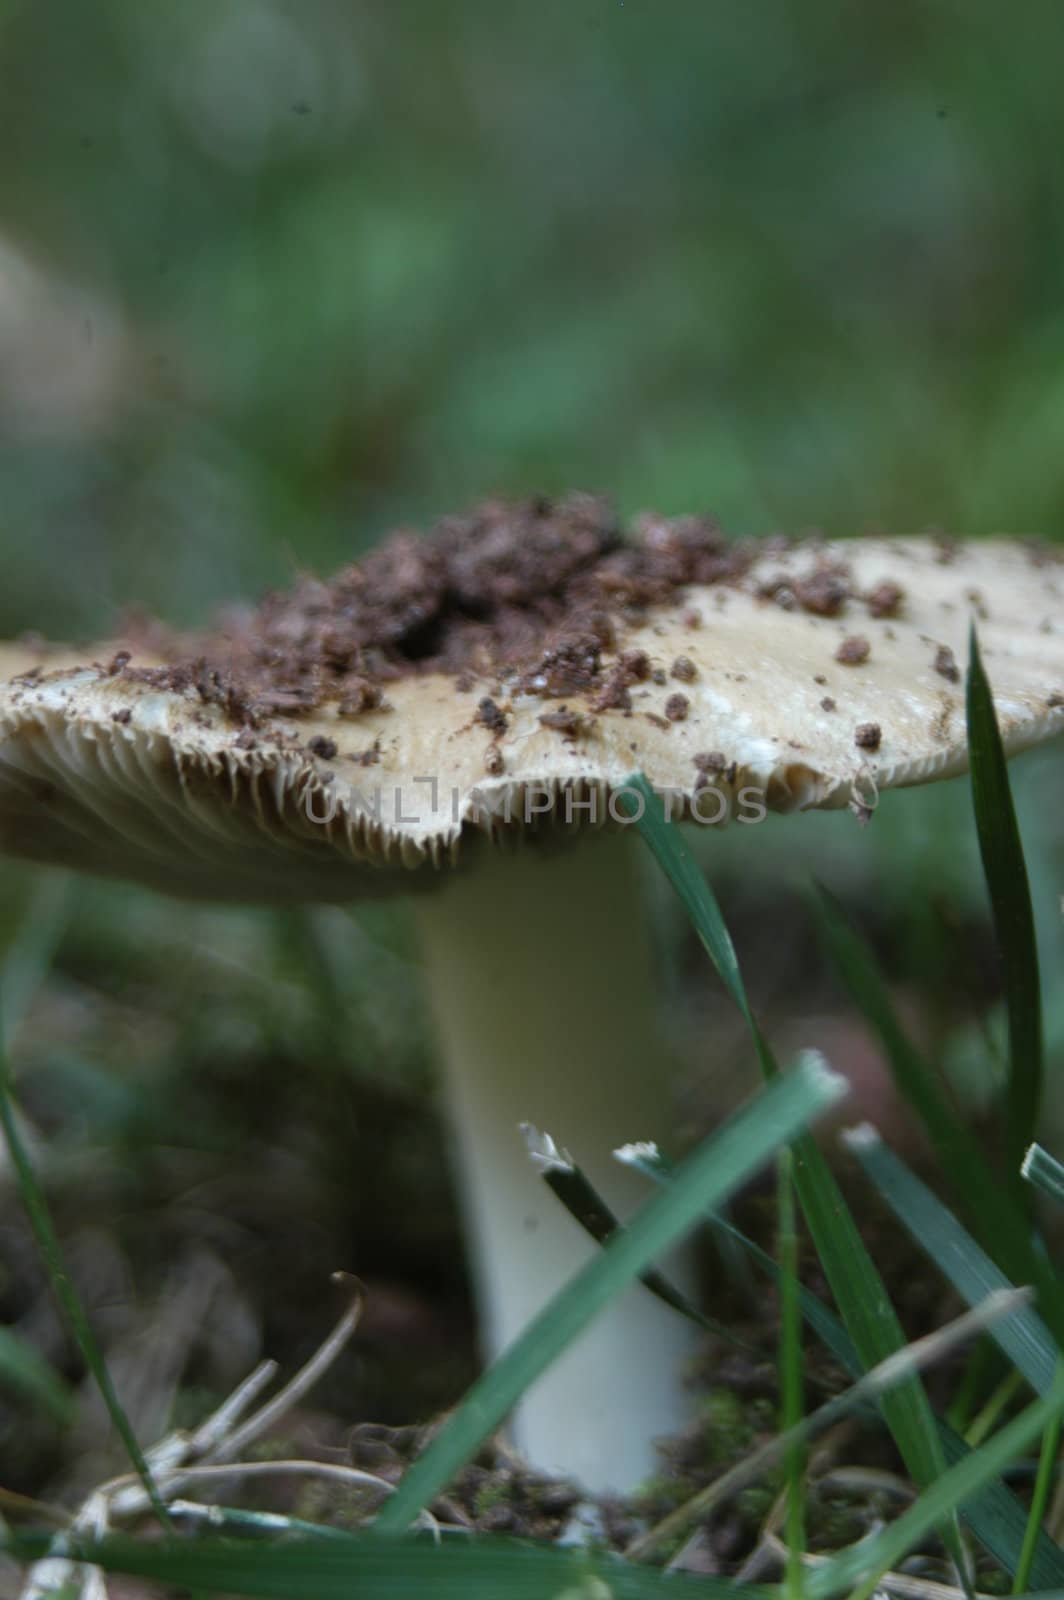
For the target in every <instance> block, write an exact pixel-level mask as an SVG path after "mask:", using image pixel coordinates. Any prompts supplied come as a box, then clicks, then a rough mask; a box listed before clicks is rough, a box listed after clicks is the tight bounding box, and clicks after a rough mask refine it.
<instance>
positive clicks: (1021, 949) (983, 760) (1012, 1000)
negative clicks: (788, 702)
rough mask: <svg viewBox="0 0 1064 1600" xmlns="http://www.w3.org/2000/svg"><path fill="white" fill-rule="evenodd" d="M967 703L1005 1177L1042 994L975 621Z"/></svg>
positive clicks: (1035, 1083) (1027, 1133) (1039, 1088)
mask: <svg viewBox="0 0 1064 1600" xmlns="http://www.w3.org/2000/svg"><path fill="white" fill-rule="evenodd" d="M969 637H970V642H969V657H968V678H967V695H966V707H967V717H968V760H969V765H970V769H971V783H972V805H973V807H974V810H975V825H976V831H977V832H978V835H979V853H980V855H981V856H982V860H983V875H984V877H985V878H986V887H987V892H988V893H989V896H990V909H991V912H992V914H993V921H994V933H995V936H996V939H997V946H998V953H999V955H1000V958H1001V967H1002V975H1003V979H1004V989H1005V1006H1006V1013H1007V1016H1008V1025H1009V1067H1008V1080H1007V1083H1006V1086H1005V1152H1006V1157H1007V1159H1008V1162H1009V1173H1010V1177H1011V1176H1012V1175H1013V1174H1015V1173H1016V1171H1017V1170H1018V1168H1019V1165H1020V1162H1021V1160H1022V1158H1023V1152H1024V1150H1025V1149H1026V1148H1027V1146H1028V1144H1029V1143H1030V1141H1031V1139H1032V1138H1033V1137H1034V1130H1035V1124H1036V1123H1037V1121H1038V1112H1039V1108H1040V1106H1041V1103H1042V1093H1043V1087H1044V1083H1043V1080H1044V1068H1043V1041H1042V994H1041V983H1040V979H1039V972H1038V945H1037V941H1036V939H1035V931H1034V912H1033V911H1032V909H1031V889H1030V884H1029V882H1028V878H1027V864H1026V862H1025V860H1024V855H1023V843H1022V841H1021V839H1020V830H1019V826H1018V825H1017V822H1016V811H1015V807H1014V806H1013V803H1012V789H1011V787H1010V785H1009V774H1008V767H1007V766H1006V763H1005V752H1004V749H1003V747H1002V743H1001V731H1000V729H999V728H998V721H997V714H996V712H995V710H994V699H993V696H992V694H991V692H990V685H989V683H988V682H987V677H986V673H985V672H984V671H983V663H982V659H981V657H980V654H979V640H978V638H977V636H976V631H975V624H974V623H973V624H972V628H971V633H970V636H969Z"/></svg>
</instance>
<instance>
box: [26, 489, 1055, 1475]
mask: <svg viewBox="0 0 1064 1600" xmlns="http://www.w3.org/2000/svg"><path fill="white" fill-rule="evenodd" d="M1061 577H1062V567H1061V558H1060V557H1059V556H1058V555H1057V553H1056V552H1053V551H1044V550H1041V549H1039V548H1036V547H1032V546H1025V545H1021V544H1018V543H1008V542H1004V541H998V542H986V543H979V544H973V545H950V546H948V547H946V546H942V545H941V544H936V543H935V542H933V541H930V540H926V539H918V538H907V539H863V540H854V541H846V542H841V543H836V544H831V543H825V542H818V541H812V542H806V543H786V544H785V543H782V542H780V541H773V542H771V543H768V544H756V543H749V544H738V545H736V544H728V543H726V542H725V541H724V540H723V539H722V538H721V536H720V535H719V533H718V532H717V530H716V529H715V528H714V527H713V525H712V524H709V523H707V522H704V521H699V520H697V519H692V518H682V519H677V520H675V521H671V522H668V521H664V520H660V519H653V518H647V519H644V520H643V522H642V523H641V524H640V527H639V529H638V537H637V539H636V540H635V541H634V542H632V543H630V544H625V543H623V542H622V541H621V539H620V537H619V535H618V531H617V529H616V527H615V526H614V524H613V523H612V521H611V519H610V518H609V516H608V513H607V512H606V511H605V509H604V508H603V507H602V506H601V505H600V503H598V502H595V501H590V500H587V499H584V498H579V497H573V498H572V499H570V500H567V501H564V502H562V503H561V504H559V505H557V506H552V505H550V504H548V503H544V502H535V503H532V504H530V505H522V506H506V505H501V504H491V505H488V506H486V507H482V508H481V509H480V510H479V511H476V512H474V513H472V514H470V515H469V516H466V517H464V518H452V519H448V520H447V521H445V522H444V523H442V524H441V525H440V526H439V527H438V528H437V529H436V530H435V531H434V532H433V534H432V535H431V536H430V537H428V538H427V539H424V540H418V539H416V538H414V537H412V536H410V535H406V534H400V535H396V536H393V538H392V539H390V540H388V541H386V542H385V543H384V544H383V545H382V546H381V547H380V548H379V549H378V550H377V551H376V552H375V553H373V554H372V555H370V556H369V557H367V558H366V559H365V560H364V561H363V562H361V563H360V564H359V565H357V566H353V567H349V568H346V569H344V570H343V571H342V572H341V573H339V574H338V575H337V577H336V578H334V579H333V580H332V582H331V583H328V584H325V583H318V582H314V581H311V580H309V579H306V580H303V581H301V582H300V583H298V584H297V585H296V587H295V588H294V590H293V591H292V592H291V593H289V594H286V595H274V596H270V597H268V598H267V600H266V601H265V602H264V603H263V604H262V606H260V608H259V609H258V610H257V611H255V612H249V613H246V614H242V615H240V616H236V617H233V618H231V619H230V620H229V623H228V625H227V627H226V628H225V629H224V630H222V631H219V632H216V633H214V634H205V635H203V636H200V637H198V638H196V639H194V640H184V641H183V640H176V641H171V642H169V643H166V644H165V645H163V646H160V642H159V639H158V637H156V636H151V637H146V638H144V639H140V638H137V637H133V638H130V639H128V640H123V641H121V644H122V649H121V650H120V651H119V650H118V647H117V646H116V645H115V644H114V643H112V644H109V645H108V646H106V647H99V648H97V649H95V650H90V651H69V650H68V651H62V652H57V651H52V650H49V649H48V648H47V647H45V646H41V645H39V644H27V645H14V646H4V647H0V679H2V680H3V681H2V682H0V847H2V848H3V849H5V850H7V851H9V852H12V853H16V854H21V855H23V856H28V857H32V858H35V859H38V860H44V861H51V862H59V863H61V864H64V865H68V866H73V867H80V868H88V869H91V870H95V871H98V872H109V873H113V874H119V875H121V876H123V877H127V878H135V879H139V880H141V881H143V882H146V883H148V884H152V885H155V886H156V887H158V888H160V889H163V890H166V891H170V892H174V893H177V894H183V895H198V896H203V897H209V898H214V899H240V900H248V901H256V900H258V901H267V900H328V901H354V900H358V899H359V898H361V897H363V896H366V895H374V894H381V893H392V892H395V891H398V890H402V889H405V888H409V889H415V890H418V891H424V892H419V893H418V895H417V897H416V902H417V907H418V917H419V922H420V932H421V937H422V943H423V950H424V960H425V967H426V970H427V975H428V982H429V986H430V989H431V993H432V999H433V1003H434V1008H435V1013H436V1017H437V1021H438V1026H439V1038H440V1046H441V1052H442V1055H443V1058H444V1062H445V1065H446V1069H447V1080H448V1096H449V1103H450V1113H451V1117H452V1119H453V1124H454V1128H455V1132H456V1136H457V1146H458V1152H459V1165H458V1172H459V1178H460V1182H461V1187H462V1191H463V1198H464V1204H465V1208H466V1212H467V1218H468V1231H469V1236H470V1240H471V1260H472V1266H473V1270H474V1277H475V1281H476V1286H477V1291H478V1295H479V1302H480V1310H481V1319H482V1341H483V1345H484V1348H485V1353H486V1354H487V1355H488V1356H489V1357H490V1356H494V1355H495V1354H497V1353H498V1352H499V1351H500V1350H501V1349H502V1348H504V1347H505V1346H506V1344H507V1343H508V1342H509V1341H510V1340H511V1339H512V1338H513V1337H514V1336H515V1335H516V1334H517V1333H518V1332H519V1331H520V1329H521V1328H522V1327H523V1326H524V1325H525V1324H526V1323H527V1321H528V1320H529V1318H530V1317H531V1316H532V1315H533V1314H534V1313H535V1312H536V1311H537V1310H538V1309H539V1308H540V1307H541V1306H542V1304H543V1302H544V1301H545V1299H546V1298H547V1297H548V1296H549V1295H550V1294H551V1293H552V1292H553V1291H554V1290H555V1289H556V1288H558V1287H559V1286H560V1284H561V1283H562V1282H563V1281H564V1279H565V1278H566V1277H567V1276H568V1275H569V1274H570V1273H571V1272H572V1271H573V1270H575V1269H576V1268H577V1267H578V1266H579V1264H580V1263H581V1261H582V1260H584V1259H585V1258H586V1254H587V1252H588V1250H589V1249H590V1248H591V1246H589V1245H588V1243H587V1241H586V1240H585V1239H584V1238H583V1236H582V1235H581V1233H580V1231H579V1229H578V1228H577V1226H576V1225H575V1224H574V1223H573V1222H572V1220H571V1219H570V1218H568V1217H567V1216H566V1215H565V1214H564V1213H562V1212H560V1211H559V1210H558V1209H557V1207H556V1205H555V1203H554V1201H553V1198H552V1196H551V1195H550V1194H549V1193H548V1192H547V1190H546V1188H545V1186H544V1185H543V1184H542V1183H541V1182H540V1181H539V1179H538V1177H537V1175H536V1172H535V1171H534V1169H533V1167H532V1165H531V1164H530V1163H529V1162H528V1160H527V1159H526V1156H525V1153H524V1150H523V1147H522V1144H521V1137H520V1134H519V1131H518V1125H519V1124H522V1123H532V1124H534V1125H535V1126H537V1127H538V1128H541V1129H543V1130H545V1131H546V1132H547V1133H549V1134H551V1135H553V1136H555V1137H556V1138H557V1139H558V1140H559V1141H561V1142H564V1144H565V1145H567V1146H569V1147H570V1148H571V1149H572V1150H573V1151H574V1154H575V1155H576V1156H577V1158H578V1159H579V1160H580V1163H581V1165H583V1166H584V1167H585V1169H586V1170H587V1171H588V1173H589V1175H590V1176H591V1178H592V1180H593V1181H594V1182H595V1183H596V1184H597V1185H598V1186H599V1187H600V1188H601V1189H602V1190H603V1192H604V1193H605V1194H606V1196H607V1198H608V1199H609V1200H610V1201H611V1202H612V1203H613V1204H615V1205H617V1206H618V1207H619V1208H620V1209H621V1210H622V1211H623V1209H624V1208H625V1207H626V1206H627V1205H628V1204H629V1203H630V1202H631V1201H633V1200H634V1199H635V1196H634V1195H633V1194H632V1192H631V1190H630V1189H629V1188H628V1187H627V1185H628V1184H629V1183H630V1182H631V1181H632V1179H631V1176H630V1175H629V1174H626V1173H624V1172H620V1171H618V1170H617V1169H616V1168H615V1167H614V1166H613V1165H612V1164H611V1162H610V1160H609V1153H610V1151H611V1150H612V1148H613V1147H614V1146H616V1145H619V1144H621V1143H623V1142H627V1141H632V1140H641V1139H654V1138H666V1137H667V1136H668V1132H669V1117H668V1111H667V1105H668V1084H667V1075H666V1073H665V1071H664V1068H663V1056H662V1050H661V1044H660V1040H659V1036H658V1031H657V1019H656V1015H655V1009H656V1008H655V989H654V983H653V978H652V951H651V949H650V945H649V939H648V933H647V928H646V923H645V920H644V919H643V917H642V916H641V913H640V901H639V883H638V867H639V862H638V860H636V859H634V856H633V839H632V830H630V829H625V828H624V827H623V826H621V823H622V821H623V819H624V817H625V812H624V809H623V807H622V806H621V804H620V803H619V795H620V792H621V791H623V790H624V788H625V784H626V780H627V779H628V778H629V777H630V775H631V774H632V773H633V772H634V771H636V770H642V771H644V772H645V773H646V774H647V775H648V777H649V778H650V780H651V782H652V783H654V785H655V786H656V787H657V788H659V789H660V790H662V791H665V792H666V794H667V796H668V799H669V803H670V805H671V808H672V811H673V814H674V815H676V816H684V817H687V818H689V819H691V820H693V821H695V822H697V823H701V824H703V825H711V824H715V823H719V822H723V821H725V820H727V819H728V818H734V819H737V820H739V821H740V822H753V821H757V820H760V819H761V818H763V817H764V816H765V814H766V812H767V811H792V810H804V809H808V808H811V807H826V808H844V807H847V806H849V807H851V808H852V809H853V810H855V811H856V812H857V813H858V814H859V815H860V816H862V817H864V818H867V816H868V815H869V814H870V813H871V811H872V810H873V809H874V807H875V803H876V800H877V797H878V794H879V792H880V791H881V790H883V789H886V788H889V787H893V786H897V785H902V784H915V783H925V782H930V781H932V780H935V779H938V778H945V777H949V776H951V775H953V774H955V773H959V772H961V771H962V770H963V769H964V767H965V764H966V749H965V718H964V707H963V701H962V691H963V686H962V685H961V686H959V685H958V684H957V683H956V681H955V678H954V676H953V674H952V673H950V672H946V671H944V670H943V667H944V664H947V665H948V664H950V663H952V662H953V661H954V660H958V661H963V660H964V659H965V658H966V652H967V632H968V627H969V621H970V618H971V617H972V616H973V615H975V616H976V617H977V618H978V623H979V629H980V636H981V641H982V648H983V655H984V659H985V662H986V666H987V671H988V674H989V677H990V679H991V682H992V685H993V691H994V695H995V701H996V706H997V712H998V717H999V720H1000V724H1001V731H1002V737H1003V740H1004V743H1005V747H1006V750H1007V751H1008V752H1009V753H1013V752H1015V751H1017V750H1020V749H1023V748H1024V747H1026V746H1029V745H1032V744H1035V743H1037V742H1039V741H1041V740H1043V739H1045V738H1047V737H1048V736H1050V735H1051V734H1054V733H1056V732H1057V731H1059V730H1060V728H1061V727H1062V726H1064V637H1062V635H1064V617H1062V614H1061V606H1060V582H1061ZM887 594H889V596H890V604H889V605H887V604H884V599H883V597H884V596H885V595H887ZM825 597H826V598H825ZM829 602H830V603H829ZM855 639H857V640H860V642H861V647H860V648H856V647H855V646H854V645H853V643H852V641H853V640H855ZM866 647H867V648H866ZM116 652H117V653H116ZM680 661H682V662H683V663H684V666H683V669H682V671H681V673H680V674H679V677H680V679H681V681H682V683H683V685H684V687H683V694H682V700H683V702H684V704H683V706H682V708H681V707H680V705H679V702H678V691H677V689H676V687H675V680H676V677H677V673H676V667H675V664H676V663H677V662H680ZM681 709H682V715H679V714H678V713H679V712H680V711H681ZM872 728H874V729H875V730H876V733H875V737H873V736H872V735H871V734H870V733H869V732H868V730H869V729H872ZM577 834H579V835H581V836H583V837H582V838H581V839H580V841H579V843H578V846H577V847H576V848H569V847H568V846H569V845H570V843H572V842H573V836H575V835H577ZM680 1271H681V1273H682V1271H683V1263H681V1264H680ZM690 1337H691V1335H690V1332H689V1330H688V1328H687V1327H686V1325H685V1324H684V1323H683V1322H682V1321H681V1320H680V1319H679V1318H678V1317H676V1316H675V1315H674V1313H672V1312H671V1311H670V1310H668V1308H666V1307H663V1306H662V1305H660V1304H659V1303H657V1302H656V1301H654V1300H653V1299H652V1298H651V1297H650V1296H649V1295H647V1294H646V1293H645V1291H643V1290H641V1289H639V1288H636V1289H634V1290H633V1291H631V1292H630V1293H629V1294H628V1295H627V1296H625V1297H624V1298H623V1299H622V1300H621V1301H620V1302H618V1303H616V1304H615V1305H613V1306H612V1307H611V1308H609V1309H608V1310H607V1311H606V1312H605V1313H604V1314H603V1315H602V1316H601V1317H600V1318H599V1319H598V1320H597V1321H596V1323H595V1324H594V1325H593V1327H592V1328H590V1329H589V1330H588V1331H587V1333H586V1334H585V1335H584V1336H583V1338H582V1339H581V1340H580V1341H578V1343H577V1344H575V1345H574V1346H573V1347H572V1348H571V1349H570V1350H569V1351H568V1352H567V1353H566V1355H565V1357H563V1359H562V1360H561V1361H559V1362H558V1363H557V1364H556V1365H555V1366H554V1367H553V1368H552V1369H551V1370H550V1371H549V1372H548V1373H547V1374H545V1375H544V1377H543V1378H542V1379H541V1380H540V1381H539V1382H538V1383H537V1384H536V1385H535V1387H534V1388H533V1390H532V1391H531V1392H530V1394H529V1395H528V1396H527V1397H526V1399H525V1401H524V1402H523V1404H522V1406H521V1408H520V1410H519V1413H518V1415H517V1417H516V1419H515V1421H514V1436H515V1440H516V1442H517V1444H518V1445H519V1446H520V1447H521V1448H522V1449H523V1450H524V1451H525V1453H526V1454H527V1455H528V1456H529V1458H530V1459H531V1460H532V1461H533V1462H534V1463H535V1464H536V1465H538V1466H540V1467H543V1468H546V1469H553V1470H561V1471H564V1472H568V1473H570V1474H571V1475H573V1476H575V1477H577V1478H579V1479H580V1480H582V1481H583V1482H584V1483H585V1484H586V1485H587V1486H588V1487H590V1488H592V1489H595V1490H600V1489H603V1488H607V1487H612V1488H615V1489H620V1490H627V1489H630V1488H631V1487H632V1486H633V1485H634V1484H636V1483H637V1482H638V1481H639V1480H640V1479H641V1478H642V1477H643V1476H644V1475H645V1474H646V1473H647V1472H648V1471H649V1470H651V1469H652V1467H653V1459H654V1458H653V1447H652V1441H653V1439H654V1437H655V1435H658V1434H661V1433H664V1432H666V1431H668V1430H669V1429H671V1428H673V1427H674V1426H676V1425H677V1424H679V1423H680V1422H682V1420H683V1417H684V1415H685V1409H686V1408H685V1404H684V1399H683V1388H682V1383H681V1378H680V1373H679V1367H680V1365H681V1361H682V1357H683V1356H684V1354H685V1353H686V1352H687V1351H688V1350H689V1348H690V1346H689V1340H690Z"/></svg>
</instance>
